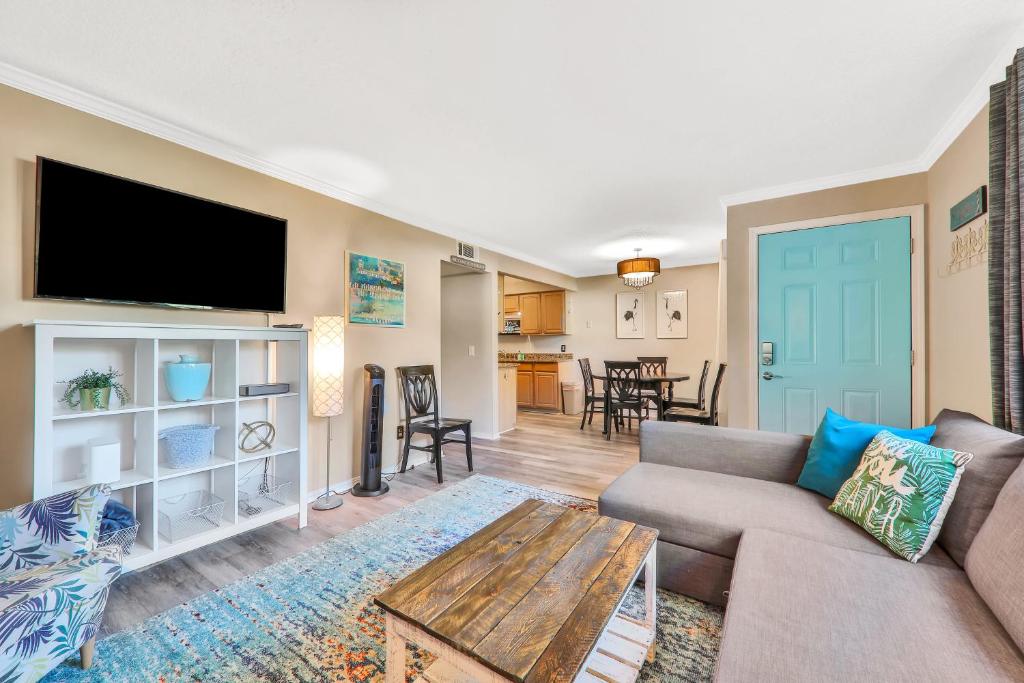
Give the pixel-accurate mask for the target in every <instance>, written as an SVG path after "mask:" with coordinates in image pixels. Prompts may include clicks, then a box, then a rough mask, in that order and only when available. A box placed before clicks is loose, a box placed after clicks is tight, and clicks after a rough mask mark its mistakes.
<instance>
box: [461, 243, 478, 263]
mask: <svg viewBox="0 0 1024 683" xmlns="http://www.w3.org/2000/svg"><path fill="white" fill-rule="evenodd" d="M457 245H458V250H457V251H456V253H457V254H458V255H459V256H461V257H462V258H468V259H470V260H472V261H476V260H477V258H478V257H479V255H480V250H479V249H478V248H477V247H475V246H473V245H472V244H466V243H465V242H457Z"/></svg>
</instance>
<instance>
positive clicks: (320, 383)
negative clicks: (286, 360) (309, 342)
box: [313, 315, 345, 510]
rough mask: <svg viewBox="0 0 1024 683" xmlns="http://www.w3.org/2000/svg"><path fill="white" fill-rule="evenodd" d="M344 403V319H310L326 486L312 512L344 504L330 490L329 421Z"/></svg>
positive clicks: (315, 402)
mask: <svg viewBox="0 0 1024 683" xmlns="http://www.w3.org/2000/svg"><path fill="white" fill-rule="evenodd" d="M344 401H345V318H344V317H343V316H340V315H318V316H316V317H315V318H313V415H315V416H316V417H325V418H327V486H326V487H325V488H324V492H323V493H321V494H320V495H319V496H317V498H316V501H315V502H314V503H313V509H314V510H333V509H334V508H336V507H339V506H341V504H342V503H343V502H344V501H342V499H341V495H340V494H338V493H337V492H336V491H335V490H334V489H332V488H331V418H332V417H335V416H336V415H341V413H342V411H343V408H344Z"/></svg>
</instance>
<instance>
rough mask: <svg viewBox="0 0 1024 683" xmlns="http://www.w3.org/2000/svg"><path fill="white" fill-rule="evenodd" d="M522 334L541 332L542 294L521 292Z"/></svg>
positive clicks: (520, 331) (520, 329) (520, 327)
mask: <svg viewBox="0 0 1024 683" xmlns="http://www.w3.org/2000/svg"><path fill="white" fill-rule="evenodd" d="M519 310H520V312H521V313H522V314H523V315H522V318H520V323H519V333H520V334H541V312H540V294H520V295H519Z"/></svg>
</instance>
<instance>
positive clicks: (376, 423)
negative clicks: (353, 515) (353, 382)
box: [352, 365, 388, 496]
mask: <svg viewBox="0 0 1024 683" xmlns="http://www.w3.org/2000/svg"><path fill="white" fill-rule="evenodd" d="M363 371H364V372H363V462H362V466H361V467H360V469H359V483H358V484H356V485H355V486H354V487H352V495H353V496H380V495H383V494H385V493H387V492H388V485H387V484H385V483H384V482H382V481H381V480H380V466H381V447H382V446H383V445H384V368H382V367H381V366H379V365H364V366H363Z"/></svg>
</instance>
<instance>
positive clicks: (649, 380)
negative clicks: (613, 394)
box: [594, 370, 690, 434]
mask: <svg viewBox="0 0 1024 683" xmlns="http://www.w3.org/2000/svg"><path fill="white" fill-rule="evenodd" d="M594 379H595V380H601V382H602V383H603V387H604V394H605V396H606V397H607V396H608V375H606V374H604V373H597V372H595V373H594ZM689 379H690V375H688V374H687V373H685V372H676V371H675V370H666V371H665V373H664V374H662V375H640V387H641V389H642V388H644V387H652V386H657V385H658V384H665V383H667V384H668V400H669V401H671V400H672V386H673V384H674V383H675V382H686V381H688V380H689ZM610 403H611V402H610V401H608V400H607V398H606V399H605V401H604V429H603V430H602V431H601V433H602V434H607V433H608V430H609V429H611V426H612V425H611V419H610V417H611V410H610V409H609V404H610ZM657 409H658V419H659V420H662V419H664V417H665V405H664V402H662V401H658V405H657Z"/></svg>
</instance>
